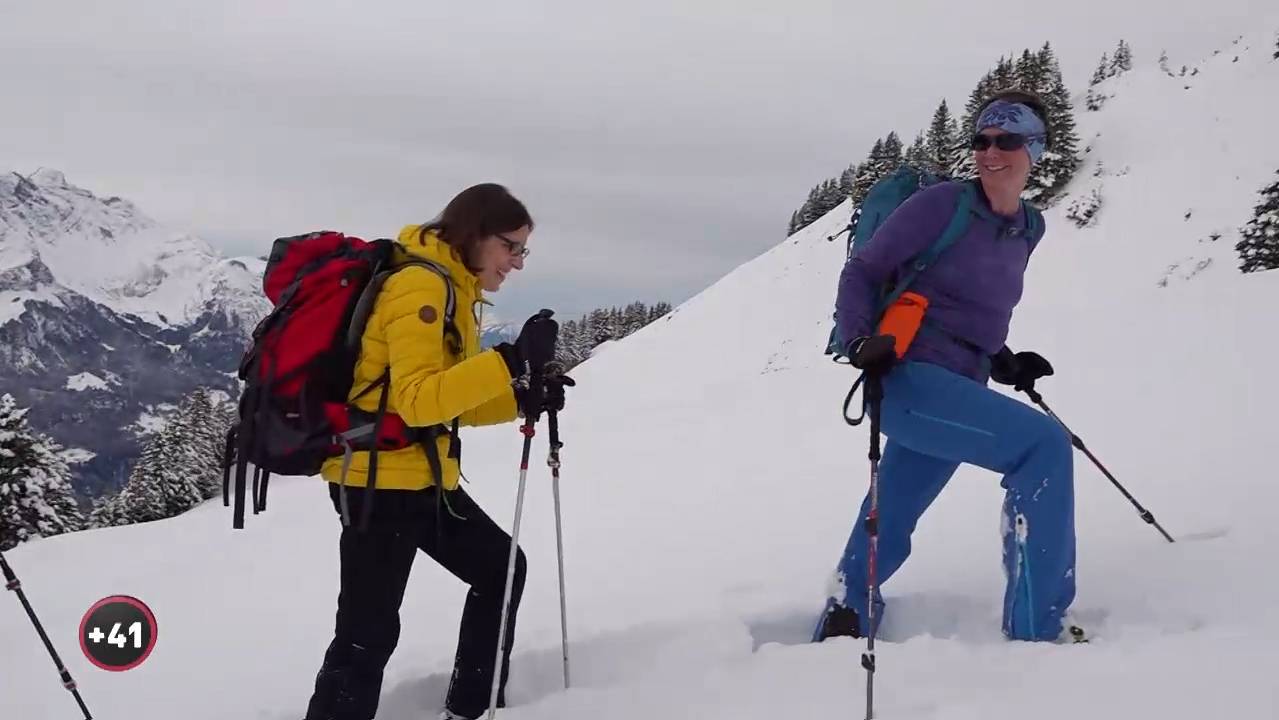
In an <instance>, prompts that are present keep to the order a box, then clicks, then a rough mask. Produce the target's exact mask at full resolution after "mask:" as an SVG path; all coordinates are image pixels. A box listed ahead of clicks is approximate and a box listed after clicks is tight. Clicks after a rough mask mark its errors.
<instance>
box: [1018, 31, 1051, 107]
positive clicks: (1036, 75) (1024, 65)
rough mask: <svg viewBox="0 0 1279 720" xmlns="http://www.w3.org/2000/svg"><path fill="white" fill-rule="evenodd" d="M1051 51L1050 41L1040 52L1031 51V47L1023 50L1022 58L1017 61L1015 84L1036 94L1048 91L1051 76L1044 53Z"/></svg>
mask: <svg viewBox="0 0 1279 720" xmlns="http://www.w3.org/2000/svg"><path fill="white" fill-rule="evenodd" d="M1051 52H1052V51H1051V50H1050V49H1049V46H1048V43H1044V47H1043V48H1042V49H1041V50H1040V51H1039V52H1038V53H1031V52H1030V49H1029V48H1027V49H1026V50H1024V51H1022V54H1021V58H1020V59H1019V60H1018V61H1017V70H1016V73H1015V75H1016V77H1015V80H1014V82H1013V84H1014V85H1015V86H1016V87H1018V88H1021V89H1022V90H1026V91H1029V92H1033V93H1035V94H1036V95H1042V94H1043V93H1044V92H1046V91H1047V89H1048V79H1049V78H1048V73H1047V67H1046V63H1045V61H1044V55H1045V53H1049V54H1050V53H1051Z"/></svg>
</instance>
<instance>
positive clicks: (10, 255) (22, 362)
mask: <svg viewBox="0 0 1279 720" xmlns="http://www.w3.org/2000/svg"><path fill="white" fill-rule="evenodd" d="M264 265H265V263H264V261H262V260H260V259H255V258H224V257H222V256H220V255H219V254H218V253H217V252H216V251H214V250H213V249H212V248H210V247H209V246H208V244H207V243H205V242H204V241H202V240H200V239H199V238H197V237H194V236H192V235H190V234H186V233H181V232H177V231H175V230H172V229H169V228H166V227H164V226H162V225H160V224H159V223H157V222H156V221H154V220H152V219H151V218H149V217H147V216H146V215H145V214H144V213H143V212H142V211H141V210H139V209H138V208H137V207H136V206H134V205H133V204H132V203H130V202H128V201H127V200H123V199H121V198H118V197H108V198H100V197H98V196H97V195H95V194H94V193H92V192H90V191H89V190H86V189H83V188H80V187H76V186H75V185H72V184H71V183H69V182H67V180H66V178H65V177H64V176H63V175H62V173H60V172H57V171H55V170H49V169H41V170H39V171H37V172H35V173H32V174H30V175H25V176H24V175H21V174H18V173H10V174H7V175H0V385H2V386H3V387H4V389H5V391H6V392H11V393H12V394H13V395H14V396H15V397H16V398H17V399H18V401H19V403H20V404H23V405H29V406H31V408H32V411H31V415H30V419H31V422H32V425H33V426H34V427H35V428H37V429H39V430H42V431H44V432H46V433H48V434H50V435H52V436H53V437H54V438H55V439H56V440H58V441H59V442H61V443H62V444H64V445H65V446H67V447H68V449H70V450H72V451H74V452H72V453H71V455H70V457H72V458H74V459H77V460H79V461H80V462H79V463H78V464H77V465H76V469H77V471H78V472H77V476H78V477H77V487H78V489H79V490H80V491H81V492H82V493H84V494H90V495H94V494H98V493H99V492H100V491H101V490H103V489H107V488H110V487H114V486H117V485H119V483H120V482H122V481H123V478H124V473H125V472H126V470H127V468H126V463H127V460H128V459H130V458H132V457H133V456H134V455H135V454H136V451H137V437H138V435H139V434H144V433H145V432H146V430H147V423H148V418H151V417H153V416H154V415H155V414H156V413H157V412H158V411H159V410H160V409H161V408H162V406H165V405H171V404H174V403H176V402H177V400H178V399H179V398H180V397H181V396H182V395H183V394H184V393H186V392H189V391H190V390H192V389H194V388H195V387H196V386H197V385H207V386H210V387H213V388H218V389H222V390H224V391H226V392H232V391H234V388H235V383H234V379H233V377H232V376H231V375H230V373H232V372H233V371H234V370H235V368H236V365H237V363H238V361H239V358H240V354H241V353H242V352H243V348H244V340H245V338H246V337H247V335H248V334H249V332H250V331H251V330H252V328H253V326H254V324H256V323H257V321H258V319H259V318H261V316H262V315H263V314H264V313H265V312H266V311H267V310H269V303H268V302H267V301H266V299H265V298H264V297H263V295H262V291H261V275H262V270H263V268H264Z"/></svg>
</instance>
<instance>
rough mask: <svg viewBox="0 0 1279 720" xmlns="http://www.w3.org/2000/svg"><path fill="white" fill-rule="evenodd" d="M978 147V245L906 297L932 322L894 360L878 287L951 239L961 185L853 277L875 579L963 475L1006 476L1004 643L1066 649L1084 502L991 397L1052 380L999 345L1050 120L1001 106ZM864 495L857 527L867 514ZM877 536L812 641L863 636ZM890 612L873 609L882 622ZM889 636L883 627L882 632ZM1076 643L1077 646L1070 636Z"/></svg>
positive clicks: (928, 203) (915, 215)
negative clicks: (1060, 644) (1078, 504)
mask: <svg viewBox="0 0 1279 720" xmlns="http://www.w3.org/2000/svg"><path fill="white" fill-rule="evenodd" d="M973 129H974V131H975V134H974V135H973V137H972V141H971V148H972V150H973V159H974V161H975V162H976V165H977V172H978V176H979V177H978V180H976V181H966V182H973V183H975V184H976V186H977V189H978V190H979V191H978V192H976V193H975V195H976V199H975V202H974V203H973V209H972V212H973V217H972V218H971V221H970V223H969V227H968V230H967V232H966V233H965V234H964V235H962V236H960V237H959V239H958V240H957V241H956V242H955V243H954V244H953V245H952V246H950V247H949V249H947V250H946V251H944V252H943V253H942V254H941V255H940V256H939V257H938V258H937V260H936V261H935V262H934V263H933V264H932V265H931V266H930V267H929V268H928V269H927V270H926V271H925V272H923V273H922V274H921V275H920V276H919V277H918V278H916V280H915V281H914V283H913V284H912V285H911V288H910V290H911V291H912V292H916V293H919V294H921V295H923V296H924V297H926V298H927V299H928V300H929V304H928V308H927V312H926V315H925V323H924V325H923V326H922V327H921V329H920V331H919V334H918V335H917V336H916V337H915V339H914V341H913V343H912V344H911V345H910V348H909V350H908V351H907V352H906V354H905V355H904V356H903V357H902V358H900V359H898V357H897V355H896V353H895V352H894V338H893V337H892V336H891V335H880V334H876V328H875V327H874V326H873V324H872V323H873V320H872V317H873V314H874V310H875V308H874V307H872V306H871V298H872V297H873V292H872V288H874V287H878V286H879V285H880V283H882V282H883V281H884V280H886V279H887V278H888V277H889V276H890V274H891V273H892V272H893V271H894V270H897V269H898V268H900V267H901V266H902V265H903V264H904V263H906V262H908V261H909V260H911V259H912V258H913V257H914V256H916V255H918V254H919V253H921V252H923V251H924V250H926V249H927V248H928V247H929V246H930V245H931V244H932V243H933V242H934V241H935V240H936V239H937V238H938V236H940V235H941V233H942V232H943V230H944V228H945V227H946V225H947V223H948V222H949V221H950V218H951V216H952V214H953V213H954V212H955V208H956V203H957V201H958V199H959V195H960V193H961V192H964V191H965V188H964V184H965V183H964V182H960V181H955V182H945V183H941V184H938V185H934V186H932V187H930V188H927V189H925V190H923V191H920V192H918V193H916V194H915V195H913V196H912V197H911V198H910V199H908V200H907V201H906V202H905V203H903V204H902V205H901V207H899V208H898V209H897V210H896V211H895V212H894V213H893V214H892V215H891V216H889V217H888V218H887V219H886V220H885V221H884V224H883V226H882V227H881V228H880V229H879V230H878V231H877V232H876V233H875V235H874V236H873V237H872V238H871V240H870V241H869V242H868V243H867V244H866V246H865V247H864V248H862V249H860V250H859V251H858V252H857V253H856V254H855V255H854V256H853V257H852V258H850V260H849V261H848V263H847V264H846V265H845V266H844V270H843V274H842V275H841V277H840V283H839V294H838V298H837V300H836V316H837V318H838V332H839V337H841V338H853V339H852V340H851V341H850V342H849V343H848V345H847V350H846V353H845V354H846V355H847V356H848V357H849V358H850V360H851V362H852V364H853V365H854V366H856V367H858V368H861V369H862V370H865V371H867V372H870V373H879V374H880V375H881V377H883V389H884V395H883V402H882V410H881V426H882V429H883V432H884V434H885V435H886V436H887V438H888V440H887V443H886V445H885V448H884V454H883V460H882V463H881V464H880V485H879V498H878V500H879V507H878V509H879V525H878V528H879V539H878V556H877V567H878V570H877V574H878V576H879V578H880V581H881V582H882V581H884V580H888V579H889V578H891V577H892V575H893V573H894V572H896V571H897V569H898V568H900V567H901V565H902V563H903V562H904V561H905V560H906V557H907V556H908V555H909V554H910V537H911V533H912V532H913V531H914V530H915V524H916V522H917V521H918V520H919V518H920V516H921V515H922V514H923V513H924V511H925V510H926V509H927V508H928V506H929V505H930V504H931V503H932V502H933V500H934V499H935V498H936V497H937V495H938V493H940V492H941V490H942V488H943V487H945V486H946V483H947V482H948V481H949V480H950V478H951V476H952V475H953V474H954V472H955V470H956V468H958V466H959V465H960V463H969V464H972V465H977V466H980V467H983V468H986V469H988V470H993V471H995V472H998V473H1000V474H1002V475H1003V482H1002V486H1003V487H1004V488H1005V490H1006V491H1007V492H1006V495H1005V500H1004V506H1003V528H1002V533H1003V538H1004V543H1003V561H1004V567H1005V569H1006V576H1007V587H1006V589H1005V591H1004V604H1003V631H1004V634H1005V635H1006V636H1007V637H1009V638H1013V639H1018V640H1056V639H1057V638H1058V637H1059V636H1060V635H1061V631H1062V626H1063V616H1064V614H1065V612H1066V609H1067V608H1068V607H1069V606H1070V604H1071V602H1072V601H1073V600H1074V597H1075V536H1074V488H1073V477H1072V473H1073V469H1072V457H1071V444H1070V437H1069V435H1067V433H1066V431H1065V430H1063V429H1062V428H1061V427H1060V426H1059V425H1058V424H1056V422H1055V421H1053V420H1052V419H1051V418H1049V417H1048V416H1047V415H1045V414H1043V413H1041V412H1039V411H1037V410H1035V409H1033V408H1031V407H1030V406H1028V405H1025V404H1022V403H1020V402H1018V401H1017V400H1014V399H1012V398H1011V397H1008V396H1007V395H1004V394H1001V393H998V392H996V391H994V390H992V389H990V388H988V387H987V381H988V380H991V379H993V380H995V381H996V382H1000V383H1004V384H1008V385H1015V386H1017V387H1019V388H1024V387H1028V386H1030V385H1031V384H1032V383H1033V382H1034V381H1035V380H1036V379H1038V378H1040V377H1043V376H1046V375H1051V374H1052V372H1053V371H1052V367H1051V365H1049V364H1048V362H1047V361H1046V360H1044V358H1043V357H1041V356H1040V355H1038V354H1036V353H1033V352H1020V353H1015V354H1014V353H1012V352H1011V351H1010V350H1008V348H1007V346H1006V345H1005V344H1004V342H1005V340H1006V338H1007V335H1008V324H1009V320H1010V318H1011V317H1012V312H1013V308H1014V307H1015V306H1016V305H1017V302H1018V301H1019V300H1020V299H1021V295H1022V280H1023V275H1024V273H1025V270H1026V264H1027V261H1028V260H1029V258H1030V253H1031V250H1032V249H1033V247H1034V245H1035V243H1037V242H1038V240H1039V237H1038V235H1041V234H1042V230H1039V227H1042V224H1040V225H1039V226H1037V227H1032V226H1031V225H1030V223H1029V219H1030V217H1031V213H1030V211H1029V209H1028V208H1027V206H1026V205H1025V203H1024V201H1023V200H1022V199H1021V193H1022V191H1023V190H1025V188H1026V181H1027V178H1028V176H1029V174H1030V170H1031V168H1032V167H1033V165H1034V163H1036V162H1037V161H1038V160H1039V159H1040V157H1041V156H1042V154H1043V152H1044V150H1045V148H1046V145H1047V142H1048V139H1049V129H1048V127H1047V120H1046V115H1045V113H1044V111H1043V106H1042V104H1040V103H1039V102H1038V101H1037V100H1036V99H1035V98H1034V97H1033V96H1029V95H1026V94H1025V93H1017V92H1010V93H1002V94H1000V95H997V96H995V97H994V98H991V99H990V100H989V101H987V103H986V105H985V106H984V108H983V109H982V110H981V112H980V113H979V114H978V120H977V124H976V127H975V128H973ZM869 502H870V498H869V495H868V496H867V498H866V501H865V502H863V504H862V510H861V515H860V517H866V515H867V513H868V511H869ZM867 545H868V543H867V532H866V528H865V524H864V523H862V522H857V523H856V525H855V526H854V528H853V531H852V535H851V537H850V538H849V540H848V544H847V547H846V548H845V550H844V555H843V558H842V560H841V563H840V568H839V572H838V574H837V578H836V580H837V583H836V585H837V587H838V590H836V591H835V592H833V593H832V595H831V596H830V597H829V598H828V600H827V604H826V609H825V611H824V612H823V613H822V616H821V619H820V621H819V622H818V624H817V628H816V630H815V634H814V639H815V640H823V639H825V638H827V637H831V636H837V635H852V636H854V637H862V636H863V635H864V634H865V633H867V632H868V631H870V628H869V627H867V623H866V621H865V618H867V616H868V615H867V607H866V603H867V595H868V592H867V562H866V558H867V555H866V550H867ZM882 607H883V600H882V599H881V598H879V597H876V599H875V613H874V617H875V618H876V620H878V618H880V617H881V615H882V614H881V608H882ZM877 624H878V623H877ZM1072 634H1073V633H1072Z"/></svg>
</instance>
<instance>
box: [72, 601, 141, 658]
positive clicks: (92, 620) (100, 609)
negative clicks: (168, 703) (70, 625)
mask: <svg viewBox="0 0 1279 720" xmlns="http://www.w3.org/2000/svg"><path fill="white" fill-rule="evenodd" d="M158 635H159V629H158V628H157V626H156V622H155V613H152V612H151V608H149V607H147V604H146V603H144V602H142V601H141V600H139V599H137V598H135V597H131V596H129V595H112V596H110V597H105V598H102V599H101V600H99V601H97V602H96V603H94V604H93V607H91V608H89V610H88V611H87V612H85V614H84V617H83V618H82V619H81V620H80V649H81V650H82V651H83V652H84V656H85V657H86V658H88V659H89V662H91V663H93V664H94V665H96V666H97V667H99V668H101V669H103V670H108V671H110V672H123V671H125V670H132V669H133V668H135V667H137V666H139V665H141V664H142V663H143V661H145V660H146V659H147V657H148V656H149V655H150V654H151V651H152V650H153V649H155V641H156V638H157V636H158Z"/></svg>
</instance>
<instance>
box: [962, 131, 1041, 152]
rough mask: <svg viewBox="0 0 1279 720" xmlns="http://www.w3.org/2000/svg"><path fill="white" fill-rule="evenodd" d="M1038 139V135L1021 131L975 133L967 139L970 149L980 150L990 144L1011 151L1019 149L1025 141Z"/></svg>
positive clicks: (987, 147)
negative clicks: (999, 133) (1024, 133)
mask: <svg viewBox="0 0 1279 720" xmlns="http://www.w3.org/2000/svg"><path fill="white" fill-rule="evenodd" d="M1037 139H1039V136H1038V135H1022V134H1021V133H1004V134H1002V135H983V134H981V133H977V134H976V135H973V137H972V139H971V140H969V141H968V147H969V148H970V149H972V150H977V151H982V150H989V149H990V146H991V145H994V146H995V147H997V148H999V149H1000V150H1003V151H1005V152H1011V151H1013V150H1020V149H1021V148H1022V147H1024V146H1025V145H1026V143H1028V142H1030V141H1032V140H1037Z"/></svg>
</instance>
